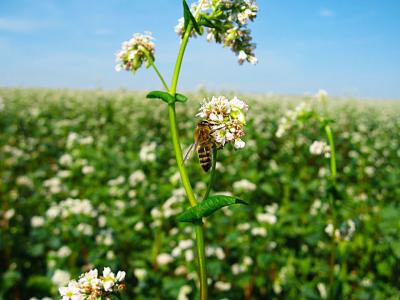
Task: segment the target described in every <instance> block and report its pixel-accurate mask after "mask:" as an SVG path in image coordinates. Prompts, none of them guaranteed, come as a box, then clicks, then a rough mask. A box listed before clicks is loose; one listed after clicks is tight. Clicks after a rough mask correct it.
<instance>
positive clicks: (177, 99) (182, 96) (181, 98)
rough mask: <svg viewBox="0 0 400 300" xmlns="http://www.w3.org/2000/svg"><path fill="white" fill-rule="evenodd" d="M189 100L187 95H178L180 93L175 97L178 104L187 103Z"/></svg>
mask: <svg viewBox="0 0 400 300" xmlns="http://www.w3.org/2000/svg"><path fill="white" fill-rule="evenodd" d="M187 99H188V97H186V96H185V95H182V94H178V93H176V95H175V100H176V101H178V102H186V101H187Z"/></svg>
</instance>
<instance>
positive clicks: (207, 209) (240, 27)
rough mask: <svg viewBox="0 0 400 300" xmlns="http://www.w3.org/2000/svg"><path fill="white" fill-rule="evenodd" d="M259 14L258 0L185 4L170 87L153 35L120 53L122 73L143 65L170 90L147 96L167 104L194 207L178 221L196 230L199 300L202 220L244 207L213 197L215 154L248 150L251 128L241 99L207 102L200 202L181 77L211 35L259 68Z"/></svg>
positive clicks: (203, 287)
mask: <svg viewBox="0 0 400 300" xmlns="http://www.w3.org/2000/svg"><path fill="white" fill-rule="evenodd" d="M257 12H258V7H257V5H256V1H254V0H199V1H197V2H195V3H193V4H192V5H191V6H189V5H188V4H187V2H186V1H185V0H184V1H183V17H182V18H180V19H179V20H178V24H177V25H176V26H175V32H176V33H177V34H178V36H179V38H180V49H179V52H178V55H177V59H176V63H175V68H174V72H173V76H172V82H171V84H170V85H169V86H168V84H167V83H166V81H165V80H164V77H163V76H162V74H161V72H160V71H159V70H158V68H157V67H156V65H155V45H154V42H153V38H152V36H151V35H150V34H149V33H145V34H135V35H133V37H132V38H131V39H130V40H128V41H126V42H124V43H123V44H122V49H121V51H119V52H118V53H117V55H116V56H117V65H116V70H117V71H121V70H126V71H131V72H132V73H135V72H136V71H137V70H138V69H139V68H140V67H141V66H142V65H145V67H146V68H149V67H152V68H153V69H154V71H155V73H156V74H157V76H158V78H159V79H160V80H161V83H162V85H163V87H164V89H165V91H153V92H150V93H149V94H148V95H147V97H148V98H150V99H160V100H162V101H164V102H165V103H167V105H168V115H169V125H170V132H171V137H172V145H173V148H174V152H175V157H176V164H177V168H178V170H179V173H180V177H181V181H182V184H183V186H184V189H185V192H186V196H187V198H188V200H189V203H190V206H191V207H190V208H188V209H187V210H186V211H184V212H183V213H182V214H181V215H179V216H178V218H177V220H178V221H181V222H189V223H191V224H193V226H194V227H195V233H196V245H197V260H198V275H199V276H198V277H199V286H200V299H202V300H204V299H207V298H208V290H207V267H206V255H205V245H204V228H203V219H204V218H205V217H208V216H210V215H211V214H212V213H213V212H215V211H217V210H218V209H220V208H222V207H224V206H228V205H232V204H239V203H242V204H244V202H243V201H241V200H239V199H237V198H235V197H229V196H222V195H212V196H210V195H209V194H210V191H211V189H212V185H213V182H214V178H215V172H216V171H215V166H216V160H217V158H216V154H217V151H221V150H222V149H223V148H224V146H225V145H227V144H232V145H233V147H234V148H235V149H241V148H243V147H245V142H244V141H243V139H242V138H243V137H244V135H245V130H244V127H245V125H246V113H247V111H248V106H247V104H246V103H245V102H244V101H242V100H240V99H238V98H237V97H234V98H232V99H228V98H226V97H224V96H218V97H210V98H208V99H205V101H204V103H203V104H202V105H201V108H200V110H199V113H198V114H197V117H199V118H200V122H199V123H198V124H199V125H198V127H199V126H200V124H202V125H203V126H204V127H206V129H205V130H206V131H207V133H208V137H207V142H208V143H209V144H211V146H210V148H211V152H212V153H213V159H212V164H211V166H210V168H211V173H210V180H209V186H208V188H207V191H206V193H205V195H204V197H203V199H202V200H201V201H199V199H196V197H195V193H194V192H193V189H192V186H191V183H190V180H189V177H188V174H187V171H186V168H185V166H184V157H183V154H182V148H181V143H180V137H179V131H178V124H179V123H178V120H177V115H176V112H175V106H176V105H177V104H182V103H183V102H186V101H187V97H186V96H184V95H182V94H180V93H177V86H178V80H179V74H180V70H181V66H182V61H183V57H184V54H185V50H186V46H187V44H188V42H189V40H190V38H195V37H198V36H203V35H206V36H207V40H208V41H209V42H216V43H219V44H222V45H223V46H224V47H228V48H230V49H231V50H232V51H233V52H234V54H235V55H236V56H237V58H238V62H239V64H243V63H245V62H248V63H251V64H256V63H257V58H256V57H255V54H254V50H255V47H256V46H255V44H254V43H253V42H252V37H251V31H250V29H249V28H248V25H249V23H250V22H251V21H254V19H255V18H256V16H257ZM203 142H204V141H203ZM196 146H197V147H198V149H199V147H200V146H201V145H199V144H197V145H196ZM205 148H207V147H205ZM203 150H204V152H205V153H206V155H209V154H210V153H208V152H210V151H209V150H210V149H208V148H207V149H203ZM199 154H200V151H199ZM199 156H200V155H199ZM200 158H201V157H200ZM206 159H207V158H201V162H203V163H204V161H205V160H206ZM203 168H204V167H203ZM166 255H167V254H166Z"/></svg>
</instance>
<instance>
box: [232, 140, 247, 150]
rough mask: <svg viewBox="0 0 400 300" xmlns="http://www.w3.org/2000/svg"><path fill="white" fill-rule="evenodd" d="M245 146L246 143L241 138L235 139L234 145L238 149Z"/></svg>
mask: <svg viewBox="0 0 400 300" xmlns="http://www.w3.org/2000/svg"><path fill="white" fill-rule="evenodd" d="M244 146H246V143H245V142H244V141H242V140H241V139H236V140H235V144H234V147H235V148H236V149H242V148H244Z"/></svg>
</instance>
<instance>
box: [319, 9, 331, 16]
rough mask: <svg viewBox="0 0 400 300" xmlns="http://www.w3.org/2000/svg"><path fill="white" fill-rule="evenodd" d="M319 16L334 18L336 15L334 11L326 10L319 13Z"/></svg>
mask: <svg viewBox="0 0 400 300" xmlns="http://www.w3.org/2000/svg"><path fill="white" fill-rule="evenodd" d="M319 15H320V16H321V17H326V18H329V17H333V15H334V13H333V11H332V10H330V9H326V8H324V9H321V10H320V11H319Z"/></svg>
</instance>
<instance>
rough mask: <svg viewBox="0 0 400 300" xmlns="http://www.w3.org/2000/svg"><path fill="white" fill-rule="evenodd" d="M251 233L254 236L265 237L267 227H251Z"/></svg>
mask: <svg viewBox="0 0 400 300" xmlns="http://www.w3.org/2000/svg"><path fill="white" fill-rule="evenodd" d="M251 234H252V235H254V236H261V237H266V236H267V229H265V228H264V227H254V228H252V229H251Z"/></svg>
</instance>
